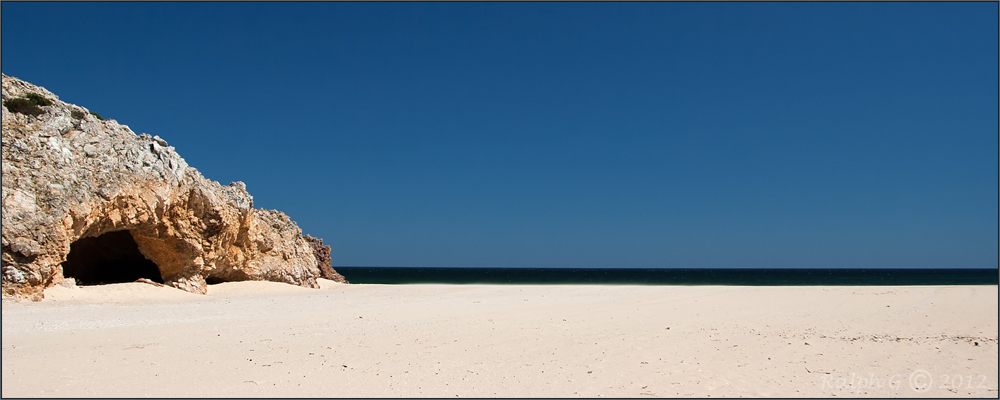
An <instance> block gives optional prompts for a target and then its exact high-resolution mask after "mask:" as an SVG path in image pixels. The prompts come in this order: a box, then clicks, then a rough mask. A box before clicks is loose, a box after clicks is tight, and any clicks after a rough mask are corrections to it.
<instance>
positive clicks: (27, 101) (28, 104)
mask: <svg viewBox="0 0 1000 400" xmlns="http://www.w3.org/2000/svg"><path fill="white" fill-rule="evenodd" d="M3 105H4V107H7V109H8V110H10V111H11V112H16V113H21V114H24V115H42V114H45V110H43V109H41V107H45V106H51V105H52V101H51V100H49V99H46V98H45V97H43V96H42V95H40V94H38V93H28V94H26V95H24V97H17V98H13V99H8V100H5V101H4V102H3Z"/></svg>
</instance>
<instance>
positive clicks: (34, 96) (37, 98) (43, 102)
mask: <svg viewBox="0 0 1000 400" xmlns="http://www.w3.org/2000/svg"><path fill="white" fill-rule="evenodd" d="M24 97H25V98H27V99H28V100H31V101H32V102H33V103H35V105H36V106H43V107H44V106H51V105H52V100H49V99H46V98H45V97H42V95H40V94H38V93H28V94H26V95H25V96H24Z"/></svg>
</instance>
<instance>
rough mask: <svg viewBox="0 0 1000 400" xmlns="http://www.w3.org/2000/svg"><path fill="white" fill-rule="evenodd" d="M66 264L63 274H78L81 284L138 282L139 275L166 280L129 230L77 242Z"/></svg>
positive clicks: (77, 277) (69, 276)
mask: <svg viewBox="0 0 1000 400" xmlns="http://www.w3.org/2000/svg"><path fill="white" fill-rule="evenodd" d="M62 267H63V276H65V277H67V278H74V279H76V282H77V283H79V284H81V285H102V284H108V283H124V282H135V280H137V279H139V278H146V279H149V280H151V281H154V282H157V283H163V277H161V276H160V269H159V268H158V267H157V266H156V263H154V262H152V261H149V260H147V259H146V257H144V256H143V255H142V253H141V252H139V246H138V245H137V244H136V243H135V239H133V238H132V234H131V233H129V231H115V232H108V233H105V234H103V235H100V236H98V237H86V238H81V239H80V240H77V241H76V242H73V244H71V245H70V247H69V254H68V255H67V256H66V261H65V262H63V263H62Z"/></svg>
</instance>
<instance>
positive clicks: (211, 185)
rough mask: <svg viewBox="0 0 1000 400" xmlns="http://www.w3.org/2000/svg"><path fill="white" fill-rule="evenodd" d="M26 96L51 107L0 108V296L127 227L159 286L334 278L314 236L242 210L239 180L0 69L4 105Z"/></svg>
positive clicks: (41, 278)
mask: <svg viewBox="0 0 1000 400" xmlns="http://www.w3.org/2000/svg"><path fill="white" fill-rule="evenodd" d="M31 93H35V94H38V95H41V96H42V97H44V98H45V99H48V100H49V101H50V102H51V105H48V106H42V107H40V108H41V109H42V110H43V111H44V112H43V113H41V114H38V115H26V114H22V113H18V112H11V111H10V110H9V109H8V107H6V106H5V107H0V108H2V112H3V116H2V117H3V142H2V149H0V152H2V160H3V164H2V170H3V193H2V206H3V216H2V218H3V230H2V243H0V244H2V254H0V256H2V269H3V277H2V285H3V295H4V296H5V297H6V296H19V297H28V298H35V299H37V298H39V297H40V295H41V290H42V289H44V288H45V287H47V286H50V285H54V284H59V283H61V282H62V281H63V280H64V279H65V278H66V276H65V274H64V269H63V263H64V262H66V260H67V255H68V254H69V252H70V249H71V246H72V244H73V243H75V242H76V241H78V240H80V239H83V238H97V237H100V236H101V235H104V234H108V233H112V232H119V231H127V232H128V234H129V235H131V237H132V238H133V240H134V242H135V245H136V246H137V248H138V250H139V252H141V254H142V256H144V257H145V258H146V259H148V260H149V261H152V262H153V263H155V264H156V266H157V268H158V269H159V272H160V278H161V279H162V281H163V282H164V283H165V284H167V285H171V286H174V287H177V288H180V289H183V290H187V291H190V292H194V293H205V291H206V280H209V281H213V282H225V281H241V280H268V281H276V282H286V283H291V284H295V285H300V286H306V287H318V284H317V282H316V278H320V277H324V278H328V279H335V280H339V281H342V282H346V280H344V279H343V277H342V276H340V275H339V274H337V273H336V271H334V270H333V269H332V268H331V267H330V264H329V262H330V261H329V260H330V259H329V247H328V246H323V244H322V240H320V239H315V238H313V237H311V236H308V235H303V234H302V230H301V229H299V227H298V225H297V224H296V223H295V222H294V221H292V220H291V219H290V218H289V217H288V216H287V215H285V214H283V213H281V212H279V211H275V210H264V209H254V208H253V197H252V196H251V195H250V194H249V193H248V192H247V191H246V185H245V184H243V183H242V182H233V183H231V184H229V185H227V186H222V185H220V184H219V183H218V182H215V181H210V180H208V179H206V178H205V177H203V176H202V175H201V173H200V172H198V170H197V169H195V168H192V167H190V166H188V165H187V162H185V161H184V159H183V158H181V157H180V155H178V154H177V153H176V151H175V149H174V147H172V146H169V145H168V144H167V141H166V140H164V139H162V138H160V137H159V136H150V135H148V134H145V133H143V134H138V135H137V134H135V133H134V132H132V130H131V129H130V128H129V127H128V126H125V125H121V124H119V123H117V122H116V121H114V120H101V119H98V118H97V117H96V116H94V115H92V114H90V112H89V111H88V110H87V109H85V108H83V107H80V106H76V105H73V104H69V103H65V102H62V101H60V100H59V98H58V97H57V96H55V95H54V94H52V93H51V92H49V91H47V90H45V89H44V88H41V87H38V86H34V85H31V84H29V83H27V82H24V81H21V80H18V79H16V78H12V77H8V76H6V75H4V76H3V100H4V102H6V101H7V100H9V99H14V98H24V97H26V96H28V95H29V94H31ZM324 262H325V264H324ZM144 278H150V279H152V278H153V277H144Z"/></svg>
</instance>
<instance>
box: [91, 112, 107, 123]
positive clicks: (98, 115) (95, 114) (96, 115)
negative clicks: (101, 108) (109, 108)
mask: <svg viewBox="0 0 1000 400" xmlns="http://www.w3.org/2000/svg"><path fill="white" fill-rule="evenodd" d="M90 115H93V116H95V117H97V119H99V120H101V121H104V118H101V114H98V113H95V112H93V111H91V112H90Z"/></svg>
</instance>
